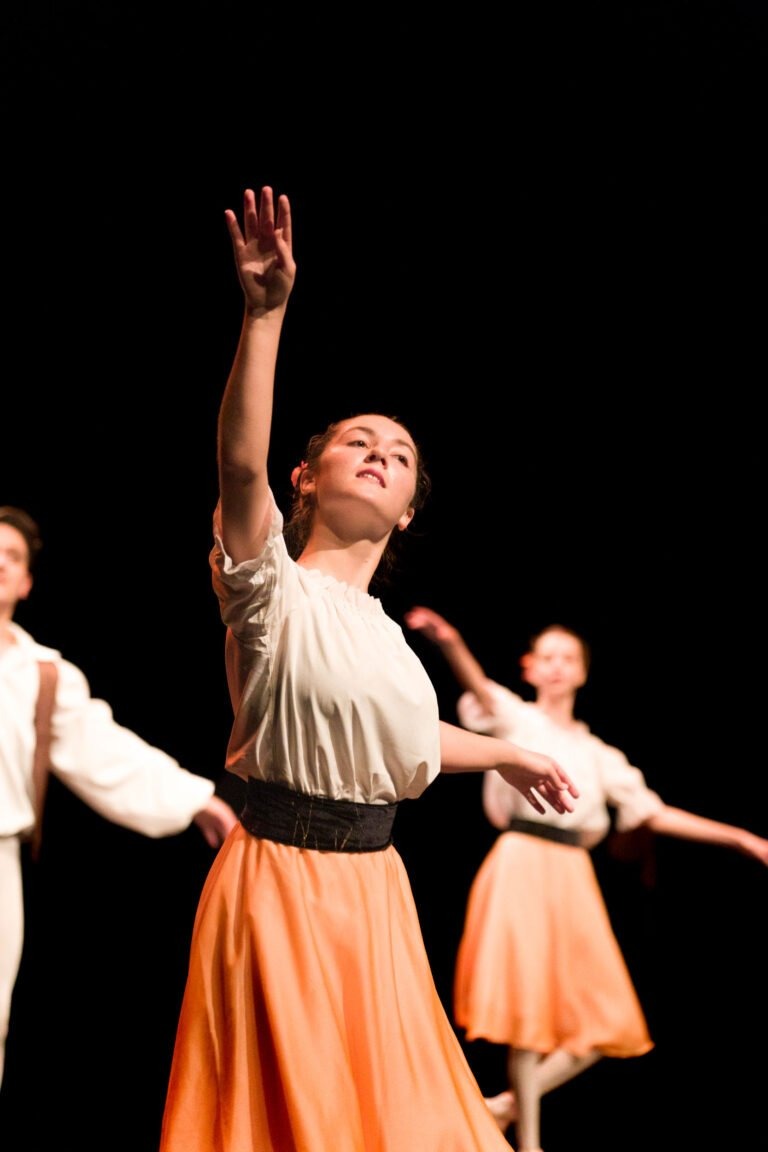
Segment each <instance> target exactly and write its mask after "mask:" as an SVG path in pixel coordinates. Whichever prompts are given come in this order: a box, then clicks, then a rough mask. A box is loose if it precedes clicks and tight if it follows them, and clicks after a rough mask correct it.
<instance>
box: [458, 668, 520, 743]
mask: <svg viewBox="0 0 768 1152" xmlns="http://www.w3.org/2000/svg"><path fill="white" fill-rule="evenodd" d="M486 687H487V688H488V689H489V690H490V695H491V700H492V711H490V712H487V711H485V709H484V708H483V706H482V704H481V703H480V701H479V700H478V698H477V696H476V695H475V693H474V692H464V693H462V695H461V696H460V697H459V699H458V701H457V703H456V714H457V716H458V718H459V723H460V724H461V725H462V727H464V728H469V730H470V731H471V732H480V733H482V734H483V735H485V736H496V737H498V739H500V740H511V741H513V742H514V739H515V736H514V731H515V727H516V725H517V723H518V721H519V716H520V709H521V708H522V707H524V706H525V702H524V700H523V698H522V697H521V696H518V695H517V694H516V693H515V692H513V691H512V690H511V689H510V688H506V687H505V686H504V685H503V684H497V683H496V681H495V680H487V681H486Z"/></svg>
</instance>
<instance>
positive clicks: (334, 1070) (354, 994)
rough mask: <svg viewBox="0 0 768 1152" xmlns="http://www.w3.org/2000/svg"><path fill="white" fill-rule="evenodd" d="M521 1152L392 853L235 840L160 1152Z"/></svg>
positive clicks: (208, 933) (188, 1002)
mask: <svg viewBox="0 0 768 1152" xmlns="http://www.w3.org/2000/svg"><path fill="white" fill-rule="evenodd" d="M330 1149H332V1150H333V1152H426V1150H427V1149H428V1150H429V1152H492V1150H495V1149H498V1152H509V1144H508V1143H507V1141H506V1140H505V1139H504V1136H503V1135H502V1133H501V1132H500V1131H499V1129H498V1128H497V1126H496V1123H495V1121H494V1120H493V1118H492V1116H491V1114H490V1112H489V1110H488V1108H487V1106H486V1104H485V1101H484V1099H483V1096H482V1093H481V1091H480V1089H479V1087H478V1085H477V1082H476V1081H475V1079H474V1076H473V1075H472V1072H471V1070H470V1068H469V1065H468V1063H467V1060H466V1057H465V1055H464V1053H463V1051H462V1048H461V1045H460V1043H459V1041H458V1038H457V1036H456V1033H455V1031H454V1029H453V1027H452V1025H451V1022H450V1020H449V1018H448V1016H447V1014H446V1012H445V1010H444V1008H443V1006H442V1003H441V1001H440V998H439V996H438V993H437V990H436V988H435V984H434V980H433V977H432V973H431V970H430V967H429V961H428V958H427V954H426V950H425V948H424V943H423V938H422V935H421V929H420V926H419V920H418V915H417V912H416V906H415V903H414V900H413V895H412V892H411V887H410V883H409V881H408V877H407V874H406V871H405V867H404V865H403V862H402V859H401V857H400V855H399V854H398V852H397V850H396V849H395V848H394V847H393V846H391V845H390V846H389V847H388V848H385V849H383V850H381V851H375V852H360V853H336V852H319V851H314V850H312V849H304V848H295V847H292V846H288V845H285V844H278V843H275V842H273V841H271V840H265V839H257V838H256V837H254V836H251V835H250V834H249V833H247V832H246V831H245V829H244V828H242V827H240V826H238V827H236V828H235V829H234V830H233V831H232V832H231V833H230V835H229V837H228V839H227V840H226V842H225V843H224V845H223V846H222V848H221V849H220V850H219V852H218V855H217V857H216V859H215V860H214V863H213V866H212V868H211V871H210V873H209V875H208V878H207V880H206V883H205V886H204V888H203V892H202V894H201V898H200V904H199V907H198V911H197V915H196V919H195V925H194V931H193V937H192V943H191V955H190V964H189V974H188V977H187V984H186V988H185V992H184V999H183V1003H182V1008H181V1014H180V1019H179V1025H178V1031H177V1036H176V1044H175V1049H174V1054H173V1063H172V1068H171V1075H170V1082H169V1087H168V1095H167V1100H166V1105H165V1114H164V1117H163V1124H162V1136H161V1141H160V1152H329V1150H330Z"/></svg>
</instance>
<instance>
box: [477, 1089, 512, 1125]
mask: <svg viewBox="0 0 768 1152" xmlns="http://www.w3.org/2000/svg"><path fill="white" fill-rule="evenodd" d="M485 1102H486V1104H487V1105H488V1110H489V1111H490V1113H491V1116H493V1118H494V1120H495V1121H496V1123H497V1124H498V1126H499V1128H500V1129H501V1131H502V1132H506V1130H507V1128H509V1126H510V1124H511V1123H512V1122H513V1121H514V1120H516V1119H517V1101H516V1100H515V1094H514V1092H510V1091H509V1090H507V1091H506V1092H499V1094H498V1096H486V1097H485Z"/></svg>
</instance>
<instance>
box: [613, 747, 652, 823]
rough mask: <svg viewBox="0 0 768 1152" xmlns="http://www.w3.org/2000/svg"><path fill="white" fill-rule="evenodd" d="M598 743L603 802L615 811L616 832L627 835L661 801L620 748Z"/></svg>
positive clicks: (647, 817)
mask: <svg viewBox="0 0 768 1152" xmlns="http://www.w3.org/2000/svg"><path fill="white" fill-rule="evenodd" d="M599 743H600V744H601V747H600V754H599V763H600V774H601V779H602V783H603V788H604V790H605V796H606V799H607V801H608V803H609V804H610V805H611V806H612V807H614V808H615V809H616V828H617V830H618V831H619V832H629V831H631V830H632V829H633V828H637V827H638V826H639V825H640V824H644V823H645V821H646V820H648V819H649V818H650V817H651V816H655V815H656V813H657V812H660V811H661V809H662V808H663V807H664V801H663V800H662V799H661V797H660V796H659V795H658V793H656V792H654V791H653V790H652V789H651V788H649V787H648V785H647V783H646V780H645V777H644V776H643V774H642V772H641V771H640V769H639V768H635V767H633V765H632V764H630V762H629V760H628V759H627V757H626V756H625V755H624V753H623V752H622V751H621V750H620V749H618V748H613V747H612V746H610V745H608V744H602V742H599Z"/></svg>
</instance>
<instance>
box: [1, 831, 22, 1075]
mask: <svg viewBox="0 0 768 1152" xmlns="http://www.w3.org/2000/svg"><path fill="white" fill-rule="evenodd" d="M23 942H24V892H23V888H22V879H21V843H20V841H19V839H18V837H16V836H0V1084H2V1082H3V1069H4V1067H5V1041H6V1038H7V1036H8V1024H9V1021H10V1017H11V998H12V997H13V989H14V986H15V984H16V977H17V976H18V974H19V965H20V964H21V950H22V946H23Z"/></svg>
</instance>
